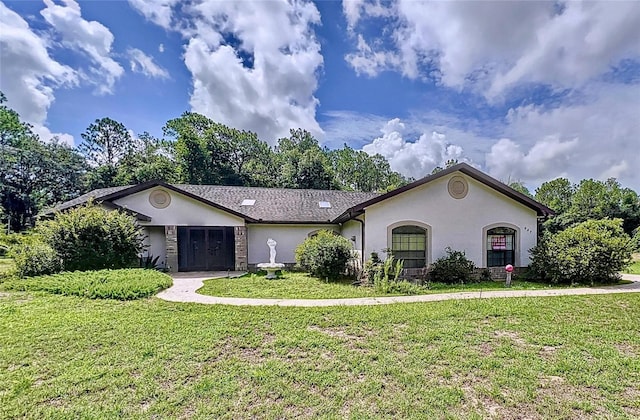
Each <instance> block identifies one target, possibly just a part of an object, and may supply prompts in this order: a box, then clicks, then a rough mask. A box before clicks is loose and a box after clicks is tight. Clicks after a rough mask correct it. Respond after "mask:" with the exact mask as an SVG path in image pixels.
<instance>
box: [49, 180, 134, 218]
mask: <svg viewBox="0 0 640 420" xmlns="http://www.w3.org/2000/svg"><path fill="white" fill-rule="evenodd" d="M127 188H131V185H125V186H120V187H109V188H98V189H96V190H93V191H89V192H88V193H86V194H82V195H81V196H79V197H76V198H74V199H73V200H69V201H65V202H64V203H61V204H58V205H57V206H55V207H53V208H50V209H47V210H45V211H43V212H42V214H47V213H51V212H54V211H61V210H66V209H68V208H71V207H75V206H79V205H81V204H84V203H86V202H87V201H89V199H91V198H93V199H94V200H98V201H99V200H100V198H102V197H106V196H107V195H110V194H114V193H117V192H118V191H122V190H125V189H127Z"/></svg>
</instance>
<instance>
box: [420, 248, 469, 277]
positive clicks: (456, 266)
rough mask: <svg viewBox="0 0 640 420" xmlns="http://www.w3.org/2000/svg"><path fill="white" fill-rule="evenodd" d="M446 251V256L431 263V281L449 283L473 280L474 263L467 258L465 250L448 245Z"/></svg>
mask: <svg viewBox="0 0 640 420" xmlns="http://www.w3.org/2000/svg"><path fill="white" fill-rule="evenodd" d="M446 253H447V255H446V256H444V257H440V258H438V259H437V260H436V261H435V262H434V263H433V264H431V269H430V273H429V275H430V278H431V281H434V282H438V283H447V284H451V283H461V284H466V283H470V282H472V281H473V280H474V279H473V277H472V274H473V269H474V264H473V262H472V261H470V260H468V259H467V256H466V255H465V253H464V251H456V250H453V249H451V248H449V247H447V248H446Z"/></svg>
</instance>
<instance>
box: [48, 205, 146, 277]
mask: <svg viewBox="0 0 640 420" xmlns="http://www.w3.org/2000/svg"><path fill="white" fill-rule="evenodd" d="M37 231H38V232H40V233H41V234H42V237H43V238H44V240H45V241H46V242H47V243H48V244H49V245H50V246H51V247H52V248H54V249H55V250H56V251H57V253H58V255H59V256H60V258H61V259H62V262H63V268H64V270H66V271H75V270H98V269H103V268H111V269H115V268H126V267H131V266H132V265H134V264H135V262H136V261H137V260H138V254H139V253H140V251H141V250H142V247H143V245H142V239H143V238H142V235H141V231H140V227H139V226H138V224H137V223H136V221H135V219H134V218H133V217H131V216H129V215H127V214H125V213H123V212H120V211H107V210H105V209H102V208H100V207H97V206H94V205H92V204H89V205H87V206H85V207H79V208H76V209H71V210H68V211H65V212H63V213H58V214H56V216H55V218H54V219H53V220H51V221H48V222H44V223H42V224H41V225H40V226H38V229H37Z"/></svg>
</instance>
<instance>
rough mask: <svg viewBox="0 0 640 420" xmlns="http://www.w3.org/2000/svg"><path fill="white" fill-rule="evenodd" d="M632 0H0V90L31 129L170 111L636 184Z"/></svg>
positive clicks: (53, 129)
mask: <svg viewBox="0 0 640 420" xmlns="http://www.w3.org/2000/svg"><path fill="white" fill-rule="evenodd" d="M638 28H640V2H633V1H631V2H622V1H621V2H615V3H607V2H577V1H576V2H569V3H564V2H561V1H556V2H489V1H486V2H462V1H455V2H454V1H451V2H420V1H414V0H411V1H405V0H396V1H392V2H380V1H377V0H373V1H370V0H350V1H345V2H337V1H322V2H316V3H313V2H307V1H289V2H288V1H276V0H270V1H258V2H251V1H242V2H224V1H213V0H192V1H189V2H180V1H177V0H130V1H83V2H75V1H73V0H68V1H60V0H56V1H54V0H46V1H42V2H41V1H19V2H16V1H5V2H0V54H1V55H0V90H2V91H3V92H4V93H5V94H6V95H7V97H8V100H9V105H10V106H11V107H12V108H14V109H16V110H17V111H18V112H19V113H20V114H21V116H22V117H23V118H24V119H25V120H27V121H29V122H30V123H31V124H33V125H34V127H35V129H36V131H37V132H38V133H39V134H40V135H41V137H42V138H43V139H45V140H47V139H49V138H51V137H52V136H53V135H57V136H58V137H59V138H61V139H62V140H63V141H67V142H69V143H74V144H77V143H78V142H79V141H80V140H81V137H80V134H81V133H82V132H83V131H84V130H85V129H86V127H87V126H88V125H89V124H90V123H91V122H93V120H95V119H96V118H102V117H105V116H108V117H110V118H113V119H116V120H118V121H120V122H122V123H124V124H125V125H126V126H127V127H128V128H129V129H130V130H132V131H133V132H134V133H141V132H143V131H149V132H151V133H152V134H154V135H157V136H161V135H162V126H163V125H164V124H165V122H166V121H167V120H169V119H171V118H175V117H178V116H179V115H180V114H181V113H182V112H184V111H186V110H192V111H195V112H200V113H203V114H205V115H207V116H209V117H210V118H212V119H214V120H216V121H219V122H222V123H225V124H228V125H230V126H233V127H236V128H241V129H247V130H252V131H256V132H257V133H258V134H259V136H260V138H261V139H262V140H265V141H267V142H269V143H270V144H274V143H275V142H276V141H277V139H278V138H279V137H282V136H285V135H286V134H287V132H288V130H289V128H297V127H302V128H305V129H307V130H309V131H311V132H313V133H314V134H315V135H316V136H317V137H318V139H319V140H320V141H321V142H322V143H323V144H324V145H327V146H328V147H340V146H342V144H344V143H347V144H349V145H351V146H352V147H354V148H356V149H362V150H365V151H366V152H368V153H381V154H383V155H384V156H385V157H387V159H388V160H389V162H390V163H391V165H392V167H393V168H394V169H395V170H398V171H400V172H402V173H404V174H406V175H410V176H414V177H420V176H423V175H425V174H428V173H429V172H431V170H432V169H433V167H435V166H438V165H442V164H443V163H444V162H445V161H446V160H447V159H451V158H453V159H458V160H460V161H467V162H469V163H471V164H472V165H474V166H476V167H478V168H480V169H482V170H484V171H487V172H489V173H490V174H491V175H493V176H495V177H497V178H499V179H501V180H503V181H515V180H519V181H523V182H524V183H525V184H526V185H528V186H529V187H530V188H531V189H534V188H535V187H537V186H538V185H539V184H540V183H541V182H544V181H545V180H549V179H553V178H555V177H558V176H567V177H569V178H570V179H571V180H572V181H578V180H580V179H582V178H587V177H593V178H600V179H605V178H607V177H617V178H618V179H619V180H620V181H621V182H622V183H623V185H626V186H630V187H632V188H635V189H636V190H640V175H639V173H640V171H638V170H637V168H638V166H639V165H638V160H639V159H638V158H639V157H640V30H639V29H638Z"/></svg>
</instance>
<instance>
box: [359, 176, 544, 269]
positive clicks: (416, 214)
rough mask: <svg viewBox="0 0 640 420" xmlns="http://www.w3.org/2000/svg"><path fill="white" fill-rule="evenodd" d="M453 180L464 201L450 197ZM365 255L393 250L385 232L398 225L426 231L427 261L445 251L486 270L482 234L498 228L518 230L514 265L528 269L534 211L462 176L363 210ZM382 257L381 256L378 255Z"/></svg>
mask: <svg viewBox="0 0 640 420" xmlns="http://www.w3.org/2000/svg"><path fill="white" fill-rule="evenodd" d="M452 176H462V177H464V178H465V179H466V180H467V183H468V186H469V188H468V193H467V195H466V197H465V198H462V199H455V198H452V197H451V196H450V195H449V192H448V190H447V183H448V182H449V180H450V179H451V177H452ZM366 216H367V218H366V225H365V238H366V239H365V241H366V243H365V256H367V257H368V256H369V255H370V253H371V252H373V251H375V252H378V253H380V251H381V250H382V249H385V248H388V247H390V246H391V243H390V229H389V227H390V226H392V225H394V224H397V222H401V221H403V222H406V223H403V224H412V222H418V223H417V224H421V225H423V226H426V227H427V229H428V235H429V238H428V240H427V246H428V249H427V261H428V262H433V261H434V260H435V259H437V258H439V257H441V256H443V255H445V248H446V247H451V248H452V249H455V250H461V251H462V250H463V251H465V252H466V255H467V258H469V259H470V260H472V261H473V262H474V263H475V264H476V266H478V267H484V266H486V262H485V260H486V257H484V252H483V244H484V243H485V242H486V238H485V237H484V234H483V229H485V231H486V228H487V227H488V226H491V227H494V226H498V225H505V226H516V227H517V228H518V233H517V234H516V264H517V265H520V266H525V265H527V264H529V252H528V250H529V249H530V248H532V247H533V246H535V244H536V225H537V218H536V212H535V211H534V210H532V209H530V208H528V207H526V206H524V205H522V204H520V203H518V202H516V201H514V200H512V199H510V198H508V197H506V196H504V195H503V194H500V193H498V192H496V191H495V190H493V189H491V188H489V187H487V186H485V185H484V184H482V183H480V182H477V181H476V180H474V179H473V178H470V177H468V176H466V175H464V174H462V173H460V172H455V173H453V174H451V175H449V176H446V177H443V178H441V179H438V180H435V181H433V182H431V183H428V184H426V185H423V186H420V187H417V188H414V189H412V190H409V191H407V192H405V193H402V194H399V195H397V196H395V197H393V198H390V199H387V200H385V201H382V202H380V203H377V204H374V205H372V206H370V207H368V208H367V209H366ZM380 256H381V257H384V256H385V254H383V253H381V254H380Z"/></svg>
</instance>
